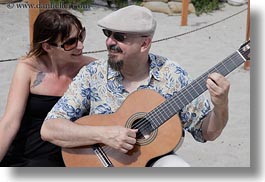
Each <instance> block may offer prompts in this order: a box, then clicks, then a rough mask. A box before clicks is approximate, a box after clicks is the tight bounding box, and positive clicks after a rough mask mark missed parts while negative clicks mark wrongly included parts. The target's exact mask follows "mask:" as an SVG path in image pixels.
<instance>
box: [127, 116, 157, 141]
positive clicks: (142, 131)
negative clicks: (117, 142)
mask: <svg viewBox="0 0 265 182" xmlns="http://www.w3.org/2000/svg"><path fill="white" fill-rule="evenodd" d="M145 115H146V113H143V112H141V113H136V114H134V115H132V116H131V117H130V118H129V119H128V121H127V123H126V127H127V128H134V129H138V132H137V134H136V138H137V142H136V144H138V145H147V144H149V143H151V142H152V141H153V140H154V139H155V137H156V136H157V129H156V130H153V129H152V123H151V122H150V121H148V120H146V119H144V116H145Z"/></svg>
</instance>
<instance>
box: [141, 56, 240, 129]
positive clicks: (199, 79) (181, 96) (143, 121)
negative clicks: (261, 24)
mask: <svg viewBox="0 0 265 182" xmlns="http://www.w3.org/2000/svg"><path fill="white" fill-rule="evenodd" d="M235 53H237V52H235ZM235 53H233V54H232V56H231V57H232V58H233V59H234V58H236V57H239V56H238V54H235ZM229 58H230V57H228V58H226V59H225V60H224V61H222V62H221V63H219V64H217V65H216V66H215V67H213V68H219V69H218V70H217V71H218V72H219V71H220V72H224V70H225V71H227V68H226V67H224V66H223V64H224V62H225V61H226V62H227V61H228V59H229ZM230 64H231V63H230ZM240 64H242V63H240ZM228 66H229V64H228ZM230 66H231V65H230ZM213 68H212V69H210V70H209V71H207V72H206V73H204V74H203V75H202V76H200V77H199V78H198V79H196V80H194V83H197V86H195V88H193V90H195V91H196V90H197V89H198V88H199V87H200V88H201V84H198V82H201V81H205V80H204V79H201V78H203V77H205V75H208V74H209V73H211V72H212V71H213ZM189 85H192V84H189ZM203 90H204V89H203ZM186 92H188V93H190V91H189V90H188V89H184V92H181V91H179V92H178V93H180V99H179V101H181V100H182V99H186V97H185V96H184V98H183V95H185V94H186ZM181 94H182V95H181ZM198 96H199V95H198ZM181 98H182V99H181ZM165 102H166V101H165ZM159 106H162V104H161V105H159ZM159 106H158V107H159ZM183 107H184V106H183ZM158 109H160V108H158ZM158 109H156V110H158ZM156 113H157V114H156ZM161 113H162V112H161V109H160V110H159V111H158V112H155V114H153V115H150V116H149V117H148V118H147V119H150V118H154V119H155V118H157V117H156V116H161ZM162 117H164V116H162ZM158 118H160V117H158ZM155 120H156V119H155ZM154 122H155V124H156V122H157V121H154ZM138 123H139V124H137V125H136V128H142V127H143V129H145V128H148V127H149V125H148V126H146V125H147V124H149V123H146V122H145V120H144V119H141V120H139V122H138ZM158 123H159V121H158Z"/></svg>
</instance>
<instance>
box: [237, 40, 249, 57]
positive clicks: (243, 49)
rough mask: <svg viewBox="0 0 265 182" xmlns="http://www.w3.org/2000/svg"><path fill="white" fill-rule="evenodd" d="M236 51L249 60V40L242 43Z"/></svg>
mask: <svg viewBox="0 0 265 182" xmlns="http://www.w3.org/2000/svg"><path fill="white" fill-rule="evenodd" d="M238 51H239V52H240V54H241V55H242V57H244V58H245V60H250V40H248V41H246V42H245V43H243V44H242V45H241V46H240V48H239V49H238Z"/></svg>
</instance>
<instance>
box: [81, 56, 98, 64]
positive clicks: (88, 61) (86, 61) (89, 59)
mask: <svg viewBox="0 0 265 182" xmlns="http://www.w3.org/2000/svg"><path fill="white" fill-rule="evenodd" d="M82 57H83V63H84V65H86V64H89V63H91V62H93V61H95V60H97V59H96V58H94V57H90V56H82Z"/></svg>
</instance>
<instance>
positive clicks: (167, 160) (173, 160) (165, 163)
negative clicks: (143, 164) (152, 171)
mask: <svg viewBox="0 0 265 182" xmlns="http://www.w3.org/2000/svg"><path fill="white" fill-rule="evenodd" d="M151 167H191V166H190V165H189V164H188V163H187V162H186V161H184V160H183V159H182V158H180V157H179V156H178V155H176V154H169V155H166V156H163V157H161V158H159V159H158V160H157V161H155V162H154V163H153V165H152V166H151Z"/></svg>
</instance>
